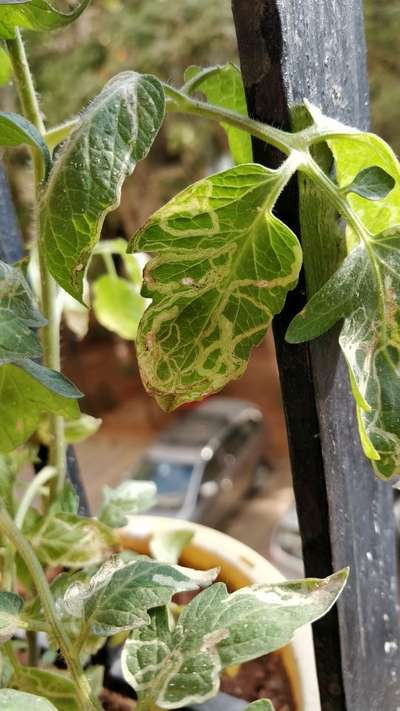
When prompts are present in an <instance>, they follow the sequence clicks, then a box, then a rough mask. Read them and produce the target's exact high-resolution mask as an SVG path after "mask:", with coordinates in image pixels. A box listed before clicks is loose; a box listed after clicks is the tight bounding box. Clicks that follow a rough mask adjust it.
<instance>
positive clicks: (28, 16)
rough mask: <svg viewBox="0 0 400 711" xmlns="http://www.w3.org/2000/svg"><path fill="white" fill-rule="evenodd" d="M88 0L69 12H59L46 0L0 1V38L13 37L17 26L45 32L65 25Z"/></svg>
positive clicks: (83, 0) (79, 12)
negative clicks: (25, 0) (28, 0)
mask: <svg viewBox="0 0 400 711" xmlns="http://www.w3.org/2000/svg"><path fill="white" fill-rule="evenodd" d="M89 2H90V0H82V2H81V3H80V5H78V6H77V7H76V8H75V9H74V10H73V11H72V12H70V13H63V12H59V10H56V8H54V7H53V6H52V5H51V4H50V3H48V2H47V1H46V0H30V2H18V3H16V2H10V3H1V5H0V39H13V38H14V37H15V35H16V30H17V29H18V28H21V29H23V30H34V31H36V32H46V31H48V30H56V29H59V28H60V27H65V26H66V25H69V24H70V23H71V22H74V20H76V19H77V18H78V17H79V15H81V14H82V12H83V11H84V10H85V9H86V7H87V6H88V4H89Z"/></svg>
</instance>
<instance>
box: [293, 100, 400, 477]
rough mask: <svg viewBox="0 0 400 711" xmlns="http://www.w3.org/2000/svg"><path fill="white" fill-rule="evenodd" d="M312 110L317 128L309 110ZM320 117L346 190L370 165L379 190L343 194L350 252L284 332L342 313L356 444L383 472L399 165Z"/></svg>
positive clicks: (399, 289) (388, 441) (372, 142)
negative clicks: (350, 220) (350, 218)
mask: <svg viewBox="0 0 400 711" xmlns="http://www.w3.org/2000/svg"><path fill="white" fill-rule="evenodd" d="M313 115H314V118H315V120H316V122H317V125H319V123H321V122H322V127H323V126H324V119H323V118H322V119H321V117H320V115H319V114H318V112H317V111H316V110H315V109H313ZM325 122H327V123H326V139H327V141H328V144H329V146H330V148H331V150H332V153H333V155H334V158H335V164H336V176H337V180H338V184H339V186H340V187H341V188H342V189H343V190H345V192H348V186H349V185H352V184H354V182H356V184H357V181H358V182H359V176H360V175H361V176H362V180H361V182H364V184H365V176H367V177H368V175H369V177H368V180H369V178H371V169H370V166H374V171H373V173H372V177H373V176H374V175H375V178H376V175H377V171H376V169H379V170H380V171H381V173H379V176H380V178H379V180H380V181H381V183H382V181H383V182H384V183H385V184H386V189H382V190H381V193H382V195H381V197H379V199H378V196H377V188H376V186H375V188H373V191H374V192H375V195H376V198H377V199H374V200H371V199H368V200H366V199H365V197H366V196H365V195H364V196H361V195H360V194H355V192H352V193H349V194H348V196H347V199H348V202H349V203H350V205H351V207H352V209H353V210H354V212H355V213H356V214H357V216H358V218H359V220H360V222H361V223H362V232H360V230H358V231H356V230H350V229H349V228H348V237H349V244H350V246H351V251H350V254H349V255H348V256H347V258H346V259H345V260H344V262H343V264H342V265H341V266H340V268H339V269H338V270H337V271H336V273H335V274H334V275H333V276H332V277H331V278H330V279H329V280H328V282H327V283H326V284H325V285H324V286H323V287H322V288H321V289H320V290H319V291H318V292H317V293H316V294H314V296H313V297H312V299H311V300H310V301H309V303H308V304H307V305H306V307H305V309H303V311H302V312H301V314H299V315H298V316H296V318H295V319H294V320H293V321H292V323H291V325H290V327H289V330H288V332H287V339H288V340H289V341H291V342H300V341H305V340H308V339H310V338H315V337H316V336H318V335H320V334H321V333H324V332H325V331H326V330H327V329H328V328H330V327H331V326H332V325H333V324H334V323H335V322H336V321H337V320H339V319H341V318H344V324H343V328H342V331H341V335H340V345H341V348H342V350H343V353H344V355H345V358H346V360H347V364H348V367H349V371H350V381H351V385H352V390H353V394H354V397H355V400H356V404H357V418H358V424H359V431H360V438H361V442H362V446H363V449H364V452H365V454H366V456H367V457H369V458H370V459H371V460H372V463H373V467H374V469H375V471H376V473H377V474H378V475H379V476H381V477H382V478H384V479H388V478H390V477H392V476H394V475H396V474H399V473H400V419H399V416H398V413H399V409H400V385H399V383H400V377H399V376H400V277H399V274H400V226H399V225H400V164H399V162H398V161H397V159H396V156H395V155H394V153H393V152H392V151H391V149H390V148H389V146H387V145H386V144H385V143H384V141H382V140H381V139H380V138H378V137H377V136H375V135H373V134H368V133H367V134H364V133H361V132H357V131H356V130H355V129H347V128H346V127H343V126H341V124H339V123H337V122H335V121H332V120H330V119H329V120H328V119H326V120H325ZM330 134H333V135H330ZM365 171H367V173H366V172H365ZM368 171H369V173H368ZM383 173H384V174H385V176H386V175H387V176H388V178H386V177H385V178H383V175H382V174H383ZM363 176H364V177H363ZM389 178H391V180H389ZM367 182H368V181H367ZM389 186H391V189H390V191H388V190H387V188H389ZM380 189H381V188H378V192H379V190H380ZM371 190H372V188H371Z"/></svg>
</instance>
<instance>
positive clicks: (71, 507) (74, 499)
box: [49, 480, 79, 514]
mask: <svg viewBox="0 0 400 711" xmlns="http://www.w3.org/2000/svg"><path fill="white" fill-rule="evenodd" d="M78 509H79V496H78V494H77V493H76V491H75V489H74V487H73V486H72V484H71V482H70V481H68V480H67V481H65V483H64V486H63V488H62V490H61V491H60V493H59V494H57V495H56V496H55V497H54V499H53V500H52V502H51V504H50V508H49V511H50V513H52V514H55V513H71V514H77V513H78Z"/></svg>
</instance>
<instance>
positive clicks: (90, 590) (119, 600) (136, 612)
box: [64, 556, 218, 636]
mask: <svg viewBox="0 0 400 711" xmlns="http://www.w3.org/2000/svg"><path fill="white" fill-rule="evenodd" d="M217 573H218V570H217V569H213V570H208V571H195V570H191V569H190V568H181V567H179V566H170V565H165V564H163V563H158V562H157V561H154V560H150V559H149V558H145V557H140V558H138V559H137V560H134V561H133V562H130V563H128V564H124V562H123V560H122V559H121V558H119V557H118V556H114V557H113V558H111V559H110V560H108V561H106V563H104V564H103V565H102V566H101V568H100V569H99V570H98V571H97V573H96V574H95V575H94V576H93V577H92V578H91V579H90V580H89V582H87V583H81V582H76V583H74V584H73V585H71V586H70V587H69V588H68V590H67V591H66V593H65V595H64V604H65V606H66V608H67V610H68V611H69V612H70V614H71V615H74V616H75V617H79V618H81V619H83V620H84V621H85V624H86V625H87V627H88V629H89V630H90V631H91V632H92V633H93V634H97V635H102V636H103V635H106V636H109V635H113V634H117V633H118V632H122V631H124V630H130V629H133V628H134V627H142V626H143V625H144V626H146V625H147V624H148V622H149V621H150V620H149V615H148V610H150V609H151V608H153V607H159V606H160V605H166V604H167V603H168V602H170V600H171V597H172V596H173V595H174V594H175V593H178V592H183V591H186V590H198V589H199V587H203V586H205V585H209V584H210V583H211V582H212V581H213V580H214V579H215V577H216V575H217Z"/></svg>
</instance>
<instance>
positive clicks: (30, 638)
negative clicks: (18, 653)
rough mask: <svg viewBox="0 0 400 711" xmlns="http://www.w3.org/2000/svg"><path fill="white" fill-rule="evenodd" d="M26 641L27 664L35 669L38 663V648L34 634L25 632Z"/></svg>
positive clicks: (28, 631)
mask: <svg viewBox="0 0 400 711" xmlns="http://www.w3.org/2000/svg"><path fill="white" fill-rule="evenodd" d="M26 640H27V642H28V664H29V666H30V667H37V666H38V663H39V646H38V638H37V634H36V632H33V631H32V630H27V632H26Z"/></svg>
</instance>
